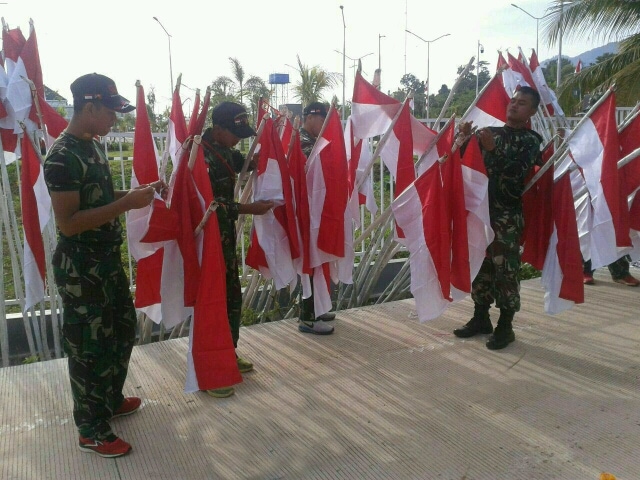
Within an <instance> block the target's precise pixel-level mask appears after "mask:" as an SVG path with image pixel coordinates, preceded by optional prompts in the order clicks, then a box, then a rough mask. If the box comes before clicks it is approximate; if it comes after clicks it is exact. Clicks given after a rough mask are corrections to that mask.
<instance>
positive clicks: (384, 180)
mask: <svg viewBox="0 0 640 480" xmlns="http://www.w3.org/2000/svg"><path fill="white" fill-rule="evenodd" d="M631 110H632V109H631V108H629V109H624V108H619V109H618V111H617V115H618V121H619V122H621V121H622V120H623V119H624V117H625V116H626V115H627V114H628V113H629V111H631ZM579 120H580V118H579V117H572V118H568V119H567V121H568V125H569V128H571V127H573V126H575V125H576V124H577V122H578V121H579ZM423 122H424V123H427V124H429V125H431V124H432V122H433V120H430V121H429V122H426V121H424V120H423ZM153 137H154V139H155V140H156V144H157V146H158V149H159V151H162V150H163V149H164V147H165V143H166V138H167V135H166V133H155V134H153ZM102 143H103V145H104V148H105V152H106V153H107V156H108V157H109V159H110V161H111V165H112V172H113V177H114V183H115V184H116V189H126V188H128V187H129V186H130V178H128V175H127V173H126V172H127V171H129V169H128V168H125V167H126V166H127V164H130V163H131V160H132V158H129V157H130V156H131V155H127V154H125V152H129V151H132V147H133V133H132V132H123V133H116V132H114V133H110V134H108V135H106V136H105V137H103V138H102ZM108 145H109V146H110V147H111V148H107V146H108ZM113 147H115V148H113ZM371 175H372V176H373V177H374V180H375V181H374V184H375V185H376V187H377V189H378V191H377V192H376V193H377V195H376V200H377V202H378V203H379V205H378V214H379V213H380V212H384V211H385V209H386V208H387V207H388V206H389V205H390V204H391V201H392V198H393V184H392V181H391V177H390V175H389V172H388V171H387V170H386V169H385V167H384V165H383V164H382V162H381V161H379V160H378V161H377V164H376V166H375V168H374V169H373V170H372V173H371ZM18 178H19V176H18ZM0 193H4V194H5V195H7V192H5V191H4V187H3V189H2V192H0ZM3 201H4V200H3ZM360 219H361V223H362V226H361V230H360V231H363V230H364V229H366V227H367V226H369V225H370V224H371V223H372V222H374V221H375V220H376V218H375V217H372V216H371V215H370V214H369V213H368V212H366V211H365V209H364V207H363V208H362V209H361V213H360ZM123 224H124V221H123ZM1 225H2V224H1V223H0V226H1ZM19 228H20V230H22V228H21V226H20V227H19ZM6 235H7V230H6V228H3V229H2V237H3V238H2V241H3V242H4V241H5V236H6ZM374 235H377V237H376V238H374ZM12 236H13V238H18V237H19V238H20V239H22V238H23V235H22V232H21V231H20V233H19V235H15V234H12ZM357 236H358V235H357V234H356V237H357ZM246 240H247V239H246V234H245V237H244V238H243V241H242V242H240V245H241V246H240V248H241V254H242V260H243V261H242V271H241V276H242V278H243V279H245V280H247V281H249V279H251V281H253V282H254V283H255V281H256V272H254V271H253V270H252V269H251V268H249V267H247V266H246V265H245V264H244V253H245V251H244V245H245V242H246ZM393 243H395V242H393V240H392V235H389V236H387V237H385V236H384V235H382V236H381V235H379V232H375V231H374V232H373V233H372V234H371V235H369V236H368V237H367V238H363V239H362V240H361V241H360V242H359V243H358V244H357V245H354V248H356V252H355V254H356V262H360V260H361V259H364V260H365V261H366V262H369V261H370V259H371V258H372V257H375V255H377V254H380V255H393V254H395V253H397V252H398V251H401V248H397V247H398V246H397V245H393ZM369 245H372V246H373V247H372V248H373V250H372V251H370V250H369V248H370V247H369ZM19 247H20V248H19V249H20V251H21V248H22V245H19ZM402 248H403V247H402ZM123 250H124V251H125V252H126V258H127V261H126V267H128V270H129V273H130V274H129V279H130V284H131V289H132V290H135V284H134V281H135V278H134V276H133V275H131V272H132V271H133V270H134V260H133V259H132V257H131V255H130V254H129V250H128V244H127V242H125V244H124V247H123ZM2 251H3V250H0V252H2ZM381 252H384V253H381ZM2 255H3V256H5V257H6V256H8V253H7V252H6V249H4V253H2ZM126 267H125V268H126ZM10 276H11V272H7V271H4V277H6V278H8V277H10ZM13 278H16V277H15V275H14V276H13ZM21 281H23V280H22V279H21ZM4 284H6V281H5V283H4ZM14 286H15V285H14ZM22 287H23V286H22ZM394 287H395V289H396V290H398V289H400V290H401V289H408V285H407V284H406V279H405V280H403V283H402V285H395V286H394ZM269 289H270V285H269V283H268V282H264V284H263V285H262V292H263V294H262V296H261V298H260V300H259V302H258V303H259V305H260V308H263V309H265V310H268V309H269V308H273V302H275V300H274V298H275V294H273V295H270V294H268V291H269ZM19 290H22V288H21V289H19ZM54 290H55V289H54ZM2 295H3V296H2V302H3V306H4V309H5V312H6V310H7V309H12V310H13V311H15V310H16V308H15V307H16V306H19V305H20V304H21V302H20V299H18V298H7V292H6V289H5V290H3V294H2ZM57 303H58V305H59V301H58V302H57ZM38 308H39V309H42V310H44V309H50V308H51V302H50V299H46V300H45V302H43V303H41V304H40V306H39V307H36V309H34V310H32V313H31V315H30V317H29V320H27V319H23V320H22V323H24V328H22V330H23V332H25V331H26V332H27V334H28V332H29V331H33V332H37V331H39V330H41V331H45V332H46V326H43V325H42V324H41V323H39V322H41V321H43V320H38V318H37V315H38ZM292 312H293V308H291V309H290V311H289V313H288V314H287V315H288V316H292V315H293V313H292ZM42 316H43V317H44V315H42ZM20 317H22V314H21V313H20V312H15V313H14V314H5V315H4V318H1V317H0V334H5V335H7V332H8V331H9V330H8V322H9V321H15V320H12V319H14V318H20ZM144 321H145V320H144V319H143V320H142V322H144ZM140 327H141V330H142V329H144V331H145V332H147V333H148V334H149V335H150V332H151V326H150V325H149V324H148V322H147V323H144V325H143V323H141V324H140ZM53 328H54V329H55V326H54V327H53ZM154 328H155V327H154ZM161 328H162V327H161ZM180 332H181V333H184V332H182V330H180ZM45 336H46V334H45ZM43 342H44V343H45V344H46V340H43V339H39V340H38V342H34V341H33V339H29V350H30V352H31V355H38V356H39V357H40V358H44V357H49V353H46V354H45V355H43V354H42V353H41V352H40V351H39V350H40V349H41V348H45V349H46V345H45V347H42V343H43ZM9 347H10V346H9V343H8V339H4V341H3V342H1V343H0V349H2V350H6V349H8V348H9ZM56 355H60V353H59V349H57V348H56ZM2 356H3V366H6V360H5V359H6V358H7V357H8V354H7V352H6V351H3V355H2Z"/></svg>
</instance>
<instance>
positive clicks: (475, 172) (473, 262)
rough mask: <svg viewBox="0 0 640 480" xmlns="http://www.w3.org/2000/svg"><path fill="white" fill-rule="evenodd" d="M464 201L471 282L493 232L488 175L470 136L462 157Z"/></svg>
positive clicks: (474, 139)
mask: <svg viewBox="0 0 640 480" xmlns="http://www.w3.org/2000/svg"><path fill="white" fill-rule="evenodd" d="M462 180H463V184H464V204H465V208H466V210H467V212H468V214H467V238H468V242H469V278H471V281H472V282H473V279H474V278H475V277H476V275H477V274H478V272H479V271H480V267H481V266H482V261H483V260H484V258H485V255H486V251H487V247H488V246H489V245H490V244H491V242H493V239H494V236H495V235H494V232H493V229H492V228H491V218H490V217H489V190H488V188H489V178H488V177H487V170H486V169H485V166H484V160H483V159H482V152H481V151H480V145H479V144H478V139H477V138H476V137H475V136H473V137H471V139H470V140H469V143H468V144H467V148H466V149H465V151H464V154H463V156H462Z"/></svg>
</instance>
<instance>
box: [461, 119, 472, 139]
mask: <svg viewBox="0 0 640 480" xmlns="http://www.w3.org/2000/svg"><path fill="white" fill-rule="evenodd" d="M472 126H473V120H472V121H470V122H460V124H458V132H460V133H462V134H463V135H465V136H467V137H468V136H469V135H471V128H472Z"/></svg>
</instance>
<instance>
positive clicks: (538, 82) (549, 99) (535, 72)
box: [529, 50, 564, 116]
mask: <svg viewBox="0 0 640 480" xmlns="http://www.w3.org/2000/svg"><path fill="white" fill-rule="evenodd" d="M529 68H530V69H531V75H532V78H533V82H534V84H535V86H536V89H537V90H538V93H540V98H541V100H542V102H543V103H544V104H545V105H546V106H547V111H548V112H549V115H554V114H555V115H560V116H564V112H563V111H562V108H561V107H560V104H559V103H558V99H557V98H556V94H555V92H554V91H553V90H551V88H549V86H548V85H547V81H546V80H545V78H544V73H543V72H542V67H541V66H540V63H539V62H538V55H537V54H536V51H535V50H532V53H531V58H530V59H529Z"/></svg>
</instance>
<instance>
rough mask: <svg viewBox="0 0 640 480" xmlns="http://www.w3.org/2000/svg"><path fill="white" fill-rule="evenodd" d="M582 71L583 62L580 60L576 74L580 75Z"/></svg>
mask: <svg viewBox="0 0 640 480" xmlns="http://www.w3.org/2000/svg"><path fill="white" fill-rule="evenodd" d="M581 71H582V60H580V59H578V63H576V71H575V73H580V72H581Z"/></svg>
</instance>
